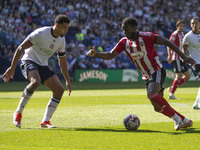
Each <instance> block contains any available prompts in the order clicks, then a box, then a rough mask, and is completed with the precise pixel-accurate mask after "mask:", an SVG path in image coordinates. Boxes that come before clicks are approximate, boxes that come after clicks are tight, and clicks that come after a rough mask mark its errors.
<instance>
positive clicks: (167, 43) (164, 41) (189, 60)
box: [155, 36, 196, 65]
mask: <svg viewBox="0 0 200 150" xmlns="http://www.w3.org/2000/svg"><path fill="white" fill-rule="evenodd" d="M155 44H159V45H165V46H167V47H169V48H170V49H172V50H173V51H175V52H176V53H177V54H178V55H179V56H181V58H182V59H183V61H184V62H187V63H190V64H191V65H195V64H196V62H195V60H194V59H192V58H191V57H189V56H186V55H185V54H183V52H182V51H181V50H180V49H179V48H178V47H177V46H176V45H175V44H174V43H173V42H171V41H170V40H168V39H166V38H165V37H162V36H158V37H157V40H156V42H155Z"/></svg>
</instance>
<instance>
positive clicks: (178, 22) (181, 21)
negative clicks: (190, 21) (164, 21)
mask: <svg viewBox="0 0 200 150" xmlns="http://www.w3.org/2000/svg"><path fill="white" fill-rule="evenodd" d="M180 24H184V25H185V21H183V20H178V21H177V22H176V27H178V26H179V25H180Z"/></svg>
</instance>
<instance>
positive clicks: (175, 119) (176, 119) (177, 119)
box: [172, 114, 181, 122]
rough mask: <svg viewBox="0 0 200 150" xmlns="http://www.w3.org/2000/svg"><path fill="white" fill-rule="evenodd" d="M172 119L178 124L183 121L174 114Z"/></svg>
mask: <svg viewBox="0 0 200 150" xmlns="http://www.w3.org/2000/svg"><path fill="white" fill-rule="evenodd" d="M172 119H173V120H174V121H176V122H179V121H180V119H181V117H180V116H178V115H177V114H174V115H173V116H172Z"/></svg>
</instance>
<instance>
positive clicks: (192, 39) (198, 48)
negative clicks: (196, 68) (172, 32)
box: [183, 31, 200, 64]
mask: <svg viewBox="0 0 200 150" xmlns="http://www.w3.org/2000/svg"><path fill="white" fill-rule="evenodd" d="M183 44H184V45H188V46H189V47H188V51H189V53H190V57H192V58H193V59H194V60H195V61H196V63H197V64H200V34H195V33H193V32H192V31H189V32H188V33H187V34H186V35H185V37H184V38H183Z"/></svg>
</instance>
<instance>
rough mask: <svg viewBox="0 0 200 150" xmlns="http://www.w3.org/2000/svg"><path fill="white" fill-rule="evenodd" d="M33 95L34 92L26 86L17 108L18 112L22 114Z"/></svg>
mask: <svg viewBox="0 0 200 150" xmlns="http://www.w3.org/2000/svg"><path fill="white" fill-rule="evenodd" d="M32 95H33V93H31V92H29V91H28V90H27V89H26V88H25V89H24V92H23V94H22V97H21V99H20V101H19V105H18V107H17V109H16V112H18V113H20V114H22V113H23V110H24V107H25V106H26V105H27V103H28V102H29V99H30V98H31V96H32Z"/></svg>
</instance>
